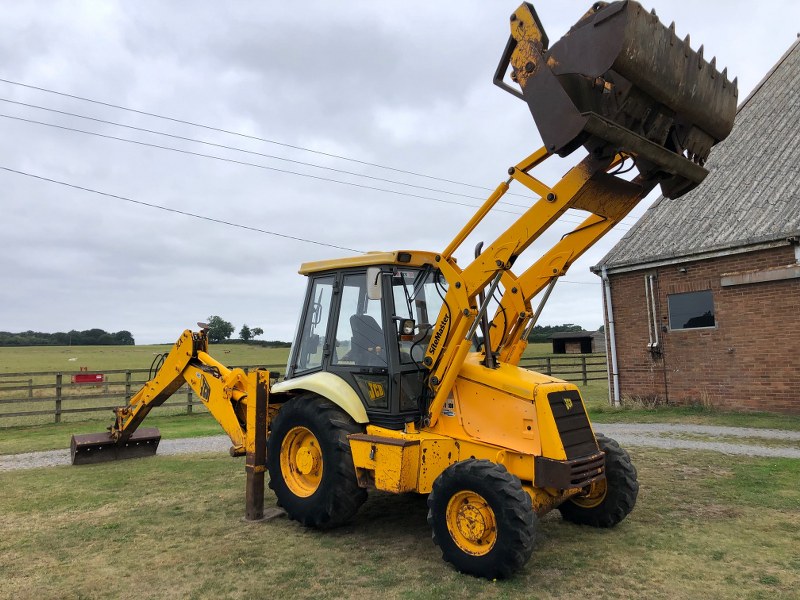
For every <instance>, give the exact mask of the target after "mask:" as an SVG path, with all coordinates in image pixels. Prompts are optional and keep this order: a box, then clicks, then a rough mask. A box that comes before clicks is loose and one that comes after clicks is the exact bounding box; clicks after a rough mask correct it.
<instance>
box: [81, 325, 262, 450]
mask: <svg viewBox="0 0 800 600" xmlns="http://www.w3.org/2000/svg"><path fill="white" fill-rule="evenodd" d="M207 350H208V335H207V330H206V329H201V330H200V331H198V332H192V331H190V330H188V329H187V330H186V331H184V332H183V334H181V336H180V337H179V338H178V340H177V341H176V342H175V344H174V345H173V347H172V349H171V350H170V351H169V353H168V354H167V355H166V357H165V358H164V362H163V363H162V365H161V366H160V368H159V369H158V371H157V373H156V374H155V376H154V377H153V378H152V379H150V380H149V381H148V382H147V383H145V384H144V386H142V388H141V389H140V390H139V391H138V392H137V393H136V394H135V395H134V396H133V397H132V398H131V399H130V401H129V403H128V404H127V405H126V406H122V407H119V408H116V409H114V414H115V416H116V418H115V421H114V424H113V425H111V426H110V427H109V428H108V432H107V433H101V434H87V435H76V436H73V437H72V444H71V450H72V464H84V463H89V462H92V463H93V462H103V461H106V460H116V459H119V458H128V457H133V456H143V455H148V454H155V451H156V448H157V446H158V441H159V440H160V437H161V436H160V434H159V433H158V430H157V429H147V430H146V432H142V431H141V430H139V431H138V432H137V430H138V428H139V425H141V423H142V422H143V421H144V419H145V418H146V417H147V415H148V414H149V413H150V411H151V410H152V409H153V408H154V407H157V406H161V405H162V404H164V402H166V401H167V400H168V399H169V398H170V396H172V395H173V394H174V393H175V392H176V391H178V389H179V388H180V387H181V386H182V385H183V384H184V383H186V384H187V385H189V386H190V387H191V388H192V390H194V391H195V393H196V394H197V396H198V397H199V398H200V400H201V402H202V403H203V405H204V406H205V407H206V408H207V409H208V411H209V412H210V413H211V415H212V416H213V417H214V418H215V419H216V420H217V422H219V424H220V426H221V427H222V429H223V430H224V431H225V433H227V434H228V437H230V439H231V443H232V446H231V450H230V452H231V455H233V456H240V455H243V454H245V453H247V452H248V447H247V446H248V444H250V445H252V439H251V438H250V437H248V436H247V435H246V433H247V398H248V396H250V397H253V398H254V397H255V393H258V391H259V390H264V391H266V392H267V393H268V391H269V372H268V371H263V370H257V371H254V372H253V373H250V374H249V375H248V374H246V373H245V372H244V371H243V370H242V369H238V368H237V369H229V368H228V367H226V366H224V365H223V364H221V363H220V362H219V361H217V360H215V359H214V358H213V357H212V356H211V355H210V354H208V352H207Z"/></svg>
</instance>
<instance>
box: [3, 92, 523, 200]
mask: <svg viewBox="0 0 800 600" xmlns="http://www.w3.org/2000/svg"><path fill="white" fill-rule="evenodd" d="M0 82H3V83H7V84H9V85H16V86H19V87H24V88H28V89H32V90H37V91H40V92H45V93H48V94H54V95H57V96H62V97H65V98H72V99H74V100H80V101H82V102H89V103H92V104H97V105H100V106H106V107H109V108H114V109H118V110H123V111H127V112H132V113H135V114H139V115H143V116H148V117H153V118H156V119H162V120H165V121H170V122H173V123H179V124H182V125H189V126H192V127H199V128H201V129H206V130H209V131H216V132H218V133H224V134H227V135H233V136H238V137H242V138H246V139H251V140H256V141H260V142H264V143H268V144H274V145H277V146H282V147H284V148H292V149H294V150H301V151H303V152H310V153H313V154H319V155H321V156H327V157H330V158H336V159H339V160H344V161H348V162H353V163H356V164H361V165H365V166H370V167H376V168H379V169H385V170H388V171H394V172H396V173H404V174H406V175H412V176H414V177H422V178H425V179H431V180H434V181H441V182H445V183H451V184H454V185H462V186H465V187H470V188H474V189H479V190H483V191H489V192H492V191H494V190H492V189H491V188H488V187H485V186H480V185H475V184H471V183H465V182H463V181H455V180H452V179H447V178H444V177H437V176H434V175H427V174H425V173H418V172H415V171H409V170H405V169H398V168H396V167H389V166H387V165H381V164H378V163H373V162H369V161H364V160H359V159H356V158H351V157H347V156H343V155H340V154H334V153H331V152H323V151H321V150H314V149H312V148H306V147H303V146H297V145H294V144H288V143H285V142H279V141H277V140H272V139H269V138H264V137H260V136H256V135H250V134H246V133H241V132H237V131H231V130H228V129H223V128H221V127H215V126H212V125H205V124H203V123H196V122H194V121H188V120H185V119H179V118H176V117H169V116H166V115H160V114H157V113H153V112H149V111H144V110H139V109H135V108H130V107H127V106H123V105H121V104H114V103H111V102H103V101H101V100H95V99H92V98H87V97H85V96H79V95H76V94H69V93H66V92H59V91H57V90H53V89H49V88H45V87H41V86H35V85H31V84H27V83H22V82H20V81H13V80H10V79H4V78H0ZM20 104H22V103H20ZM37 108H38V107H37ZM44 110H51V109H44ZM56 112H60V111H56ZM67 114H69V113H67ZM76 116H79V115H76ZM166 135H169V134H166ZM279 160H283V159H279ZM285 160H289V159H285ZM298 162H299V161H298ZM320 168H324V167H320ZM358 176H364V177H369V176H367V175H358ZM399 184H400V185H409V186H411V187H417V186H414V185H413V184H405V183H399ZM420 187H421V186H420ZM422 189H428V188H422ZM438 191H442V190H438ZM445 193H451V194H454V195H459V194H456V193H455V192H445ZM508 195H510V196H518V197H522V198H527V197H528V196H526V195H524V194H516V193H514V192H508ZM467 197H472V198H474V196H467ZM481 199H482V198H481ZM505 203H506V204H511V203H509V202H505ZM511 205H512V206H519V205H515V204H511Z"/></svg>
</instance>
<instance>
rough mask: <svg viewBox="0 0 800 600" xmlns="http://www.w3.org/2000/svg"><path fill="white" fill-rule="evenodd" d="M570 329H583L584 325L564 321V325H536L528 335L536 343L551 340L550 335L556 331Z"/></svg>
mask: <svg viewBox="0 0 800 600" xmlns="http://www.w3.org/2000/svg"><path fill="white" fill-rule="evenodd" d="M569 331H583V327H581V326H580V325H573V324H572V323H564V324H563V325H534V327H533V329H532V330H531V332H530V334H529V335H528V341H529V342H534V343H535V342H549V341H550V336H551V335H553V334H554V333H562V332H569Z"/></svg>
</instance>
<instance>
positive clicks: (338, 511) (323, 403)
mask: <svg viewBox="0 0 800 600" xmlns="http://www.w3.org/2000/svg"><path fill="white" fill-rule="evenodd" d="M298 426H302V427H305V428H307V429H308V430H310V431H311V432H312V433H313V434H314V436H315V437H316V438H317V440H318V441H319V446H320V451H321V454H322V464H323V469H322V477H321V480H320V483H319V486H318V487H317V490H316V491H315V492H314V493H313V494H312V495H310V496H308V497H306V498H304V497H301V496H298V495H296V494H295V493H294V492H292V490H291V489H289V487H288V486H287V485H286V482H285V481H284V478H283V474H282V473H281V464H280V451H281V444H282V443H283V439H284V437H285V436H286V434H287V433H288V432H289V431H290V430H291V429H292V428H294V427H298ZM363 431H364V428H363V427H362V426H360V425H358V424H357V423H355V422H354V421H353V419H351V418H350V416H349V415H347V414H346V413H345V412H344V411H343V410H342V409H341V408H339V407H338V406H337V405H336V404H334V403H333V402H331V401H330V400H327V399H325V398H322V397H320V396H317V395H315V394H306V395H303V396H299V397H297V398H294V399H292V400H290V401H289V402H287V403H286V404H284V405H283V406H282V407H281V409H280V410H279V411H278V414H277V416H276V417H275V420H274V421H273V422H272V427H271V432H270V436H269V440H268V441H267V470H268V471H269V487H270V488H271V489H272V491H274V492H275V495H276V496H277V498H278V505H279V506H282V507H283V508H284V510H286V513H287V514H288V516H289V518H290V519H294V520H295V521H299V522H300V523H302V524H303V525H305V526H307V527H315V528H318V529H329V528H332V527H337V526H339V525H342V524H343V523H346V522H347V521H349V520H350V519H351V518H352V517H353V516H354V515H355V514H356V512H358V509H359V508H360V507H361V505H362V504H364V502H365V501H366V499H367V491H366V490H365V489H363V488H361V487H359V486H358V481H357V479H356V471H355V467H354V466H353V455H352V452H351V450H350V442H349V441H348V439H347V435H348V434H351V433H362V432H363Z"/></svg>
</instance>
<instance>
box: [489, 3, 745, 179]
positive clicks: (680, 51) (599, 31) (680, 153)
mask: <svg viewBox="0 0 800 600" xmlns="http://www.w3.org/2000/svg"><path fill="white" fill-rule="evenodd" d="M519 10H528V11H529V12H531V15H530V19H529V20H531V21H532V22H535V23H539V21H538V17H537V16H536V15H535V13H533V12H532V11H533V8H532V7H531V6H530V5H529V4H527V3H526V4H524V5H523V7H521V8H520V9H519ZM675 28H676V27H675V22H674V21H673V22H672V23H671V24H670V25H669V27H667V26H666V25H664V24H663V23H661V22H660V21H659V20H658V17H657V16H655V11H653V12H649V11H647V10H645V9H644V8H643V7H642V6H641V5H640V4H639V3H637V2H635V1H634V0H626V1H625V2H613V3H610V4H609V5H608V6H607V7H605V8H604V9H603V11H602V14H599V13H598V14H596V15H592V14H590V13H587V15H584V17H582V18H581V19H580V20H579V21H578V22H577V23H576V24H575V25H574V26H573V27H572V28H571V29H570V30H569V31H568V32H567V34H566V35H565V36H564V37H563V38H562V39H560V40H558V41H556V42H555V43H554V44H551V45H549V46H547V47H545V48H542V46H541V45H538V46H537V45H536V44H534V42H535V41H536V40H535V39H533V38H530V39H528V38H526V35H525V33H524V32H522V34H521V33H520V32H519V31H516V30H514V29H513V28H512V37H513V40H512V41H513V42H514V44H509V46H507V47H508V48H514V50H513V51H511V54H510V55H509V59H510V64H511V66H512V67H515V68H517V69H520V68H522V67H524V66H525V65H527V64H533V63H532V62H531V58H530V52H535V53H538V54H539V55H540V56H539V58H537V64H541V65H542V66H543V67H544V68H539V69H537V70H536V72H535V73H534V72H532V73H531V75H530V76H528V77H524V78H518V79H517V83H518V84H519V85H520V87H521V88H522V94H521V96H522V98H523V99H524V100H525V101H526V102H527V103H528V106H529V108H530V110H531V113H532V115H533V117H534V120H535V121H536V124H537V127H538V128H539V133H540V135H541V137H542V140H543V141H544V143H545V146H546V147H547V148H548V150H550V151H551V152H554V153H557V154H559V155H560V156H566V155H568V154H570V153H571V152H573V151H574V150H577V149H578V148H580V147H581V146H585V147H586V148H587V149H590V150H591V151H593V152H596V151H597V150H598V148H600V147H602V148H603V149H604V151H606V152H609V153H611V152H617V153H619V152H625V153H627V154H630V155H634V156H636V157H637V158H638V159H639V160H638V162H637V166H638V167H639V173H640V174H641V175H642V176H644V177H645V178H652V179H656V180H659V181H666V180H670V179H671V180H674V182H677V183H674V182H673V183H669V184H668V185H667V188H668V189H665V187H664V185H662V190H664V191H665V193H667V194H677V193H685V191H686V190H688V189H691V187H693V186H694V185H697V184H698V183H699V182H701V181H702V180H703V178H704V177H705V176H706V175H707V171H706V170H705V169H703V168H702V165H703V163H705V161H706V159H707V158H708V153H709V152H710V150H711V148H712V147H713V146H714V144H716V143H718V142H719V141H721V140H723V139H725V138H726V137H727V136H728V134H729V133H730V131H731V128H732V127H733V120H734V117H735V115H736V91H735V89H733V88H731V86H730V83H729V82H728V80H727V69H726V70H725V71H724V72H723V73H719V72H718V71H717V59H716V57H713V58H712V59H711V62H710V63H709V62H707V61H706V60H705V59H704V57H703V55H704V54H705V46H702V45H701V46H700V47H699V48H698V49H697V50H694V49H693V48H692V47H691V41H692V40H691V36H690V35H689V34H687V35H686V37H685V38H683V41H681V40H680V39H679V38H678V36H677V35H676V32H675ZM501 71H502V73H505V71H504V70H501V69H499V70H498V72H501ZM704 71H708V72H709V75H708V76H706V74H705V73H704ZM720 75H721V76H720ZM496 81H497V80H496ZM597 81H606V82H610V84H611V85H612V86H613V89H614V94H604V93H603V91H604V90H603V89H602V88H600V87H599V86H597V85H596V84H595V82H597ZM737 83H738V81H734V87H735V86H736V84H737ZM501 87H502V86H501ZM507 91H508V90H507ZM515 95H517V94H515ZM676 139H678V140H680V143H675V140H676ZM684 150H687V151H688V153H686V154H685V153H684Z"/></svg>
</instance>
